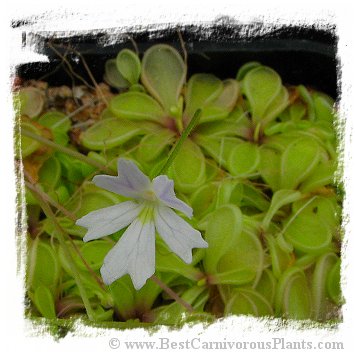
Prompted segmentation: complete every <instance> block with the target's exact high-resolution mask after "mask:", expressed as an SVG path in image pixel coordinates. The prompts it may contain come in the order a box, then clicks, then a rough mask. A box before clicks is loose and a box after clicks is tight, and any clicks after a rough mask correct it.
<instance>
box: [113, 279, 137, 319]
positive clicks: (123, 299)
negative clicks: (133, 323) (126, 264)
mask: <svg viewBox="0 0 355 357" xmlns="http://www.w3.org/2000/svg"><path fill="white" fill-rule="evenodd" d="M108 289H109V291H110V293H111V296H112V298H113V301H114V306H115V309H116V310H117V312H118V313H119V315H120V316H121V318H123V319H124V320H127V319H130V318H134V317H135V314H136V311H135V290H134V287H133V284H132V282H131V279H130V277H129V276H128V275H124V276H123V277H122V278H120V279H118V280H116V281H115V282H113V283H112V284H111V285H110V286H109V288H108Z"/></svg>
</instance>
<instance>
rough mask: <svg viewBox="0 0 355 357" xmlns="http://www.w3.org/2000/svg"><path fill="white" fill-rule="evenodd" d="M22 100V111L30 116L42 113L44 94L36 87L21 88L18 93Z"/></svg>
mask: <svg viewBox="0 0 355 357" xmlns="http://www.w3.org/2000/svg"><path fill="white" fill-rule="evenodd" d="M17 95H18V98H19V100H20V113H21V115H27V116H28V117H30V118H35V117H36V116H38V115H39V114H41V112H42V110H43V106H44V99H45V98H44V94H43V92H42V91H41V90H39V89H38V88H35V87H24V88H21V89H20V90H19V91H18V93H17Z"/></svg>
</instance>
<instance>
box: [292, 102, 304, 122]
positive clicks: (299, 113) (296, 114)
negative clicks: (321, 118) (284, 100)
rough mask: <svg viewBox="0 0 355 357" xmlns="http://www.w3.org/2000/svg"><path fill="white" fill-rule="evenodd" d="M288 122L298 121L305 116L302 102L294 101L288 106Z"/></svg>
mask: <svg viewBox="0 0 355 357" xmlns="http://www.w3.org/2000/svg"><path fill="white" fill-rule="evenodd" d="M289 113H290V120H291V121H300V120H301V119H303V117H304V116H305V114H306V107H305V105H304V104H303V103H302V102H298V101H296V102H295V103H293V104H292V105H290V106H289Z"/></svg>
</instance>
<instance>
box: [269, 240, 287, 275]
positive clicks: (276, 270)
mask: <svg viewBox="0 0 355 357" xmlns="http://www.w3.org/2000/svg"><path fill="white" fill-rule="evenodd" d="M266 241H267V245H268V248H269V252H270V256H271V266H272V272H273V274H274V275H275V277H276V278H280V276H281V274H282V273H283V272H284V271H285V270H286V269H287V268H288V267H289V266H290V265H291V262H292V255H291V254H290V252H289V251H287V250H285V249H283V247H282V246H280V243H279V241H278V240H277V239H276V238H275V237H273V236H267V237H266Z"/></svg>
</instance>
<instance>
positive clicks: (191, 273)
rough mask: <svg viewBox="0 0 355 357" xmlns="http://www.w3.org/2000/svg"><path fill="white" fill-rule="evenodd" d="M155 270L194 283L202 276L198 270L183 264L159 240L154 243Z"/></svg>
mask: <svg viewBox="0 0 355 357" xmlns="http://www.w3.org/2000/svg"><path fill="white" fill-rule="evenodd" d="M156 270H157V271H159V272H163V273H176V274H178V275H183V276H185V277H186V278H188V279H190V280H194V281H197V280H198V279H199V278H201V276H202V273H201V272H200V271H199V270H198V269H196V268H194V267H193V266H192V265H190V264H186V263H184V262H183V261H182V260H181V259H180V258H179V257H178V256H177V255H176V254H174V253H172V252H171V251H170V249H169V248H168V247H167V246H166V244H165V243H164V242H163V241H162V240H161V239H158V240H157V241H156Z"/></svg>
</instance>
